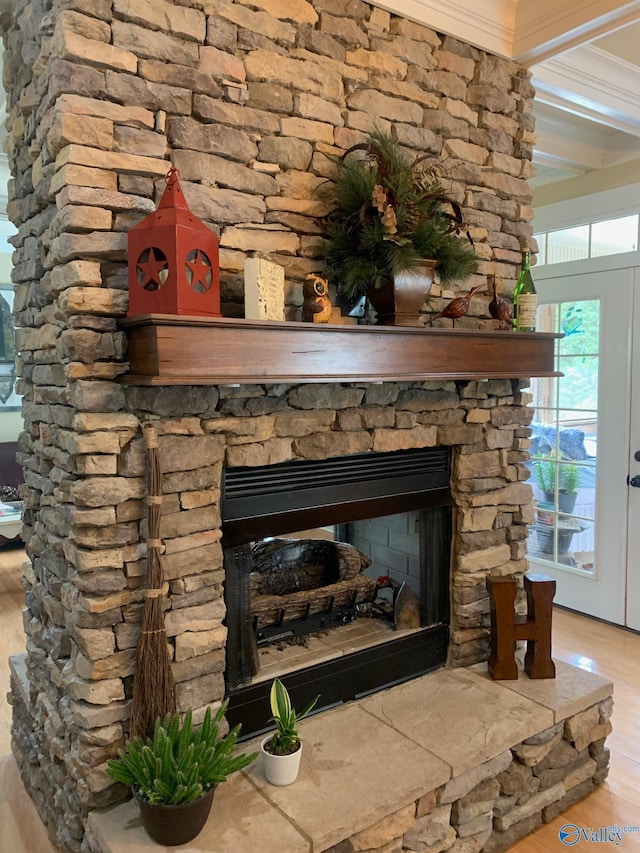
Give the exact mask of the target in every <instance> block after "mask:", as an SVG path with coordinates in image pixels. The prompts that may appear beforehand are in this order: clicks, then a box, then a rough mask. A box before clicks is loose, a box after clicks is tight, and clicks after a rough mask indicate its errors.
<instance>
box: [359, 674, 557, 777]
mask: <svg viewBox="0 0 640 853" xmlns="http://www.w3.org/2000/svg"><path fill="white" fill-rule="evenodd" d="M362 708H363V709H364V710H365V711H368V712H369V713H370V714H372V715H373V716H375V717H378V718H379V719H380V720H384V721H386V722H387V723H388V724H389V725H390V726H393V728H394V729H396V730H397V731H399V732H402V733H403V734H405V735H406V736H407V737H408V738H411V739H412V740H413V741H415V743H417V744H418V745H419V746H421V747H423V748H424V749H428V750H429V751H430V752H432V753H434V754H435V755H437V756H438V757H439V758H441V759H442V760H443V761H446V762H448V764H450V765H451V768H452V775H453V776H459V775H460V774H461V773H464V772H465V771H466V770H469V769H470V768H472V767H476V766H477V765H478V764H482V763H483V762H485V761H488V760H489V759H490V758H494V757H495V756H496V755H499V754H500V753H501V752H504V750H505V749H509V747H511V746H513V745H514V744H516V743H518V742H519V741H522V740H525V739H526V738H528V737H531V736H532V735H534V734H536V733H538V732H540V731H542V730H544V729H546V728H548V727H549V726H552V725H553V723H554V716H553V712H552V711H551V710H550V709H549V708H545V707H542V706H541V705H540V704H538V703H537V702H535V701H532V700H531V699H528V698H525V697H523V696H520V695H518V694H517V693H515V692H514V691H512V690H507V689H506V688H504V687H502V684H501V683H500V682H495V681H486V680H485V679H483V678H482V677H481V676H479V675H477V674H473V673H472V674H469V673H467V671H466V670H450V669H449V670H441V671H439V672H435V673H432V674H431V675H427V676H425V677H424V678H419V679H416V680H415V681H410V682H408V683H407V684H403V685H400V686H399V687H396V688H394V689H393V690H387V691H385V692H383V693H379V694H377V695H376V696H372V697H371V698H370V699H367V700H366V701H364V702H363V703H362Z"/></svg>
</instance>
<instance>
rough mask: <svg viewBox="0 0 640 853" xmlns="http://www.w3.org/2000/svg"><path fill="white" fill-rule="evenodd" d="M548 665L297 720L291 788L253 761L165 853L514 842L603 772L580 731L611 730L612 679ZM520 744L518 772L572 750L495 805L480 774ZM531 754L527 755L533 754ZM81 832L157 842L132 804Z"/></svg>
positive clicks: (129, 851)
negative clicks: (540, 670) (473, 806)
mask: <svg viewBox="0 0 640 853" xmlns="http://www.w3.org/2000/svg"><path fill="white" fill-rule="evenodd" d="M556 665H557V678H556V679H554V680H551V679H550V680H544V681H536V682H534V681H531V680H530V679H529V678H528V677H527V676H525V675H523V674H521V676H520V679H519V680H518V681H517V682H494V681H492V680H491V679H489V678H488V676H487V673H486V665H485V664H479V665H477V666H475V667H472V668H468V669H455V670H452V669H447V668H445V669H442V670H439V671H438V672H434V673H430V674H429V675H426V676H423V677H422V678H419V679H417V680H415V681H412V682H409V683H407V684H404V685H400V686H398V687H394V688H391V689H389V690H387V691H384V692H383V693H379V694H377V695H375V696H372V697H370V698H368V699H363V700H361V701H359V702H354V703H350V704H348V705H345V706H342V707H339V708H336V709H334V710H332V711H328V712H326V713H323V714H321V715H318V716H316V717H314V718H312V719H310V720H307V721H306V722H305V724H304V731H303V734H304V739H305V747H304V750H305V751H304V754H303V760H302V769H301V773H300V777H299V778H298V781H297V782H296V783H295V784H294V785H293V786H291V787H288V788H275V787H273V786H270V785H269V784H268V783H267V782H266V780H265V779H264V776H263V773H262V768H261V765H260V761H259V760H257V761H256V762H255V763H254V764H253V765H252V766H251V767H250V768H249V769H248V770H247V771H246V772H245V773H243V774H241V775H238V776H237V777H235V778H234V779H232V780H231V781H229V782H228V783H227V784H225V785H222V786H221V787H220V788H219V790H218V791H217V792H216V797H215V800H214V806H213V811H212V813H211V817H210V818H209V821H208V823H207V825H206V827H205V829H204V830H203V832H202V834H201V835H200V836H199V837H198V838H197V839H196V840H195V841H194V842H192V843H191V844H190V845H188V848H187V847H185V848H171V849H184V850H187V849H188V851H189V853H200V851H202V853H204V851H206V853H245V851H246V853H249V851H253V850H257V849H260V850H261V853H321V851H325V850H330V849H331V848H332V847H333V846H334V845H338V844H340V843H341V842H343V841H344V840H345V839H349V838H352V837H353V836H354V835H359V837H360V840H361V841H362V842H363V843H365V842H366V843H367V844H368V847H367V848H365V847H363V846H347V847H345V848H344V849H345V850H346V849H380V850H382V849H384V850H387V849H393V850H395V849H396V847H387V846H385V845H387V844H388V843H390V842H391V841H392V840H393V839H394V837H395V838H397V839H398V841H397V849H398V850H399V849H400V847H401V846H402V845H401V844H400V840H401V839H400V836H402V835H403V833H406V834H405V835H404V839H405V844H406V843H407V839H408V838H410V837H411V838H413V837H415V833H416V832H417V833H418V834H419V833H420V832H421V831H428V832H430V833H431V835H430V837H433V832H434V831H435V832H436V834H437V832H440V833H441V835H442V838H443V843H444V844H447V846H449V845H448V841H449V840H452V839H453V840H455V838H456V837H458V836H459V837H466V838H468V837H469V833H468V828H469V827H471V829H473V830H477V831H476V832H475V834H474V836H473V837H474V838H475V839H477V843H481V845H482V846H475V847H474V849H477V850H486V851H498V850H503V849H506V847H505V846H504V843H505V842H507V841H508V843H509V844H510V843H511V842H512V841H514V840H515V839H516V838H517V837H519V835H518V832H520V835H522V834H526V832H530V831H531V830H532V829H533V828H535V826H536V825H539V824H540V822H541V821H542V820H545V819H547V818H548V819H551V817H552V816H555V814H557V813H558V812H559V811H560V810H561V809H562V807H564V806H565V805H568V804H569V801H571V802H575V801H576V800H577V799H579V798H580V796H583V795H584V794H585V793H588V790H590V789H591V788H592V787H593V782H592V781H591V779H592V777H593V780H594V781H595V782H596V783H597V782H599V781H602V779H603V778H604V775H606V760H603V759H602V755H603V750H602V747H601V745H599V740H594V741H593V742H592V743H589V737H591V736H593V737H594V738H595V737H596V736H598V739H600V738H603V737H604V736H606V734H607V733H608V731H609V730H610V724H609V723H608V721H607V720H606V719H605V720H604V722H603V715H604V717H606V716H607V711H606V709H607V708H609V704H610V703H609V702H608V699H609V697H610V696H611V694H612V690H613V685H612V684H611V683H610V682H608V681H607V680H606V679H604V678H602V677H600V676H598V675H595V674H593V673H591V672H585V671H583V670H580V669H577V668H576V667H573V666H571V665H569V664H566V663H563V662H560V661H557V662H556ZM609 710H610V708H609ZM569 718H570V719H569ZM453 720H455V725H452V721H453ZM589 727H590V728H589ZM562 732H564V739H562V734H559V733H562ZM527 739H530V740H531V741H533V746H532V747H530V748H529V751H528V753H527V758H526V759H523V764H522V765H520V769H521V768H522V766H523V765H524V766H525V767H526V768H527V770H526V772H529V771H530V768H531V763H532V762H535V760H536V759H537V760H538V761H539V767H541V768H542V767H544V768H546V767H547V765H549V766H551V767H553V762H552V761H550V757H551V756H552V749H553V750H554V752H555V750H560V751H562V755H563V756H569V755H570V754H571V750H574V749H575V751H576V756H578V758H576V759H575V761H574V762H573V763H572V764H571V765H570V766H568V768H567V770H566V772H565V771H561V772H560V774H558V771H557V768H556V769H555V770H554V769H544V770H542V771H541V772H539V773H538V776H533V775H531V774H530V776H531V779H535V780H538V781H536V783H535V785H534V786H533V787H534V788H535V789H536V790H535V791H532V792H530V793H532V796H524V797H522V799H523V801H524V802H523V804H516V803H515V799H516V798H515V797H512V798H511V799H512V800H513V802H512V803H508V802H506V801H507V800H509V799H510V798H509V797H505V796H504V793H503V794H502V796H500V797H498V793H497V791H498V787H500V790H502V786H503V785H504V784H506V783H504V781H503V782H501V784H500V786H498V784H497V783H496V782H492V780H493V779H495V778H496V777H498V780H500V779H504V774H505V772H506V773H507V774H508V773H510V772H511V769H509V770H508V769H507V768H510V766H511V765H512V764H513V763H517V761H516V759H513V760H512V752H511V749H512V748H514V747H518V745H519V744H520V743H521V742H522V741H524V740H527ZM585 742H586V745H585ZM556 744H558V745H556ZM572 744H573V745H572ZM247 746H249V747H251V746H252V744H251V743H250V744H248V745H247V744H245V747H247ZM578 747H580V749H578ZM532 751H533V752H536V753H538V754H537V755H536V756H534V758H532V757H531V753H532ZM562 760H564V757H563V758H562ZM545 761H546V764H545V763H544V762H545ZM556 763H557V764H560V763H561V761H558V762H556ZM603 764H604V765H605V767H604V773H603ZM545 773H546V774H547V776H545ZM554 773H555V775H553V774H554ZM563 773H564V775H563ZM599 773H600V776H598V774H599ZM549 774H551V775H549ZM558 775H560V778H558ZM491 785H493V794H494V796H493V803H491V802H490V803H489V812H488V814H484V816H483V815H479V816H478V817H475V818H473V820H472V821H467V822H465V820H466V819H465V818H464V817H463V811H464V809H465V808H467V809H469V805H468V803H469V801H473V800H474V797H475V799H477V797H476V794H477V793H478V792H479V790H480V788H481V787H482V786H484V788H483V790H487V789H488V787H491ZM536 786H537V787H536ZM432 792H435V796H434V794H432ZM470 792H471V793H470ZM467 795H468V796H467ZM465 797H466V800H465ZM484 798H485V799H488V798H489V799H490V794H484ZM452 803H453V809H452V806H451V804H452ZM505 803H506V804H505ZM494 805H495V806H496V808H495V811H494V810H493V809H494ZM511 806H512V807H513V808H512V810H511V811H510V810H509V807H511ZM416 808H417V811H416ZM549 810H551V811H549ZM416 815H417V817H416ZM494 815H495V819H494ZM510 815H511V816H512V817H510ZM450 819H451V823H452V824H453V826H449V820H450ZM429 821H432V822H431V825H430V826H429V827H428V830H425V829H424V827H425V826H427V825H429ZM474 821H475V823H474ZM88 826H89V829H88V836H89V839H90V844H91V848H90V849H91V850H92V851H94V850H95V851H99V853H145V851H148V853H155V851H160V850H161V849H164V848H159V847H158V846H157V845H156V844H154V843H152V842H151V841H150V840H149V839H148V837H147V836H146V834H145V832H144V830H143V829H142V826H141V822H140V819H139V814H138V809H137V807H136V806H135V804H134V803H133V802H131V801H129V802H127V803H124V804H121V805H119V806H116V807H114V808H111V809H107V810H104V811H102V812H94V813H93V814H92V815H91V816H90V818H89V825H88ZM465 827H466V828H465ZM520 829H521V830H522V831H520ZM390 833H391V835H390ZM393 833H395V836H394V835H393ZM412 833H413V835H412ZM465 833H466V834H465ZM445 835H446V836H447V841H444V837H445ZM367 839H369V840H367ZM371 839H373V840H376V839H377V841H378V843H376V844H371V843H370V842H371ZM385 839H386V840H385ZM509 839H510V840H509ZM453 840H452V843H453ZM409 843H411V842H409ZM418 843H420V842H418ZM340 849H342V845H341V848H340ZM408 849H412V848H411V847H409V848H408ZM415 849H423V848H421V847H419V846H418V847H416V848H415ZM433 849H440V850H442V849H445V847H444V846H442V847H437V846H435V847H433ZM336 853H337V851H336Z"/></svg>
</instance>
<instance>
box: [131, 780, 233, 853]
mask: <svg viewBox="0 0 640 853" xmlns="http://www.w3.org/2000/svg"><path fill="white" fill-rule="evenodd" d="M215 790H216V786H214V787H213V788H211V789H210V790H209V791H207V793H206V794H204V795H203V796H202V797H200V799H199V800H194V802H192V803H182V804H180V805H178V806H155V805H152V804H151V803H149V802H147V800H143V799H142V797H140V796H138V794H137V792H136V791H134V792H133V793H134V796H135V798H136V800H137V801H138V805H139V806H140V814H141V815H142V823H143V825H144V828H145V829H146V831H147V834H148V835H149V836H150V837H151V838H153V840H154V841H157V842H158V844H164V845H165V846H166V847H174V846H176V845H178V844H187V842H189V841H193V839H194V838H195V837H196V835H198V834H199V833H200V832H201V831H202V829H203V827H204V825H205V823H206V822H207V818H208V817H209V812H210V811H211V805H212V803H213V794H214V792H215Z"/></svg>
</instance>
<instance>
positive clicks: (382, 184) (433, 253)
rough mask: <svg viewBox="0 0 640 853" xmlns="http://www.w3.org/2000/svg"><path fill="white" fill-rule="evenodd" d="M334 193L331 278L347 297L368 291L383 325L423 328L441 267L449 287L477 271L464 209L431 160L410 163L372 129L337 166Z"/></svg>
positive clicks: (329, 228)
mask: <svg viewBox="0 0 640 853" xmlns="http://www.w3.org/2000/svg"><path fill="white" fill-rule="evenodd" d="M331 195H332V201H333V205H334V206H333V210H332V211H331V213H330V214H329V215H328V217H327V218H326V237H327V243H326V249H325V260H326V262H327V274H328V277H329V279H330V281H331V282H332V283H333V284H335V286H336V289H337V291H338V293H339V294H343V295H345V296H346V297H349V298H351V299H353V298H356V297H358V296H361V295H362V294H365V293H366V295H367V297H368V299H369V301H370V302H371V303H372V305H373V307H374V308H375V309H376V311H377V313H378V322H383V323H385V324H387V325H422V323H421V322H420V308H421V307H422V306H423V304H424V301H425V298H426V295H427V293H428V291H429V289H430V287H431V283H432V281H433V271H434V269H435V267H436V266H437V267H438V274H439V276H440V279H441V281H443V282H449V281H454V280H464V279H466V278H468V277H469V276H470V275H471V274H472V273H474V272H475V271H476V269H477V259H476V254H475V251H474V248H473V244H472V243H471V240H470V238H468V237H465V236H461V234H462V232H463V230H464V222H463V217H462V211H461V208H460V205H458V204H457V203H456V202H455V201H454V200H453V199H451V198H450V197H449V196H448V195H447V193H446V191H445V189H444V187H443V185H442V183H441V181H440V178H439V174H438V169H437V168H436V167H435V166H434V165H433V158H431V157H425V156H420V157H417V158H415V159H413V160H411V159H410V158H409V157H408V156H407V154H406V153H405V150H404V149H403V148H402V147H401V146H400V145H399V144H398V142H397V141H396V140H395V139H394V138H393V137H392V136H391V135H390V134H387V133H383V132H382V131H380V130H376V131H374V132H373V133H372V134H371V136H370V139H369V141H368V142H367V143H362V144H360V145H355V146H353V147H352V148H350V149H349V150H348V151H347V152H346V153H345V154H344V156H343V157H342V158H341V159H340V160H338V161H337V163H336V175H335V178H334V182H333V185H332V189H331ZM403 287H406V288H407V290H408V293H407V294H406V295H405V296H403V295H402V294H403V292H404V291H403V290H402V288H403Z"/></svg>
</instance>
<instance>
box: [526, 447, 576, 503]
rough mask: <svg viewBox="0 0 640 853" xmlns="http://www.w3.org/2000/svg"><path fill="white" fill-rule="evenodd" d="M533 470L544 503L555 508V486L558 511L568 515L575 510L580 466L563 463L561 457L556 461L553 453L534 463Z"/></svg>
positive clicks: (572, 463)
mask: <svg viewBox="0 0 640 853" xmlns="http://www.w3.org/2000/svg"><path fill="white" fill-rule="evenodd" d="M556 469H557V472H558V473H557V477H558V479H557V483H556ZM533 470H534V472H535V476H536V479H537V481H538V486H539V487H540V491H541V492H543V494H544V499H545V501H546V502H548V503H551V505H552V506H555V504H556V499H555V498H556V485H557V504H558V510H559V512H562V513H565V514H567V515H570V514H571V513H572V512H573V510H574V509H575V505H576V499H577V497H578V489H579V488H580V466H579V465H576V463H575V462H565V461H563V459H562V457H560V459H558V458H557V456H556V455H555V453H552V454H550V455H549V456H545V457H542V458H540V459H537V460H536V461H534V463H533Z"/></svg>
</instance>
